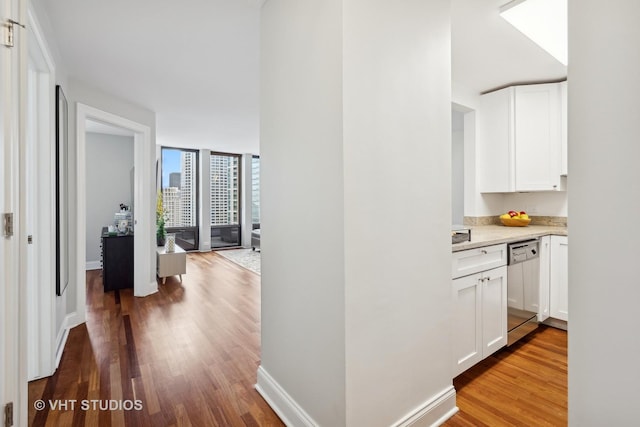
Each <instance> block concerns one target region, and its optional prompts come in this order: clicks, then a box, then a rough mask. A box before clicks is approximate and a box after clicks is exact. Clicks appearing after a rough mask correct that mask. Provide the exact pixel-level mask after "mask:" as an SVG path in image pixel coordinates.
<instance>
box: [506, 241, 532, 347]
mask: <svg viewBox="0 0 640 427" xmlns="http://www.w3.org/2000/svg"><path fill="white" fill-rule="evenodd" d="M538 246H539V240H538V239H535V240H527V241H523V242H517V243H511V244H510V245H509V246H508V251H507V254H508V262H507V330H508V332H509V333H508V337H507V345H508V346H509V345H511V344H513V343H514V342H516V341H518V340H519V339H520V338H522V337H524V336H525V335H527V334H528V333H530V332H532V331H534V330H535V329H536V328H537V327H538V319H537V316H538V310H539V307H540V251H539V247H538Z"/></svg>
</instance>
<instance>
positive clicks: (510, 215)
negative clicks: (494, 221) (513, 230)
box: [500, 211, 531, 227]
mask: <svg viewBox="0 0 640 427" xmlns="http://www.w3.org/2000/svg"><path fill="white" fill-rule="evenodd" d="M500 221H501V222H502V224H503V225H505V226H507V227H526V226H527V225H529V223H530V222H531V218H529V215H527V213H526V212H525V211H520V212H518V211H509V212H507V213H506V214H502V215H500Z"/></svg>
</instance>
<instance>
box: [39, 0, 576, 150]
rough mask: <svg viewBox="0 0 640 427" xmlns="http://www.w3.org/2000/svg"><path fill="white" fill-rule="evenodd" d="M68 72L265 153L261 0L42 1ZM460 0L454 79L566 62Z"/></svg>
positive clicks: (538, 77) (489, 78)
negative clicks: (261, 123)
mask: <svg viewBox="0 0 640 427" xmlns="http://www.w3.org/2000/svg"><path fill="white" fill-rule="evenodd" d="M42 2H43V4H44V5H45V7H46V10H47V14H48V16H49V19H50V21H51V24H52V26H53V28H54V33H55V37H56V39H57V40H56V41H57V45H58V47H59V49H60V53H61V55H62V58H63V62H64V70H65V71H66V72H67V74H68V75H69V77H70V78H73V79H77V80H79V81H82V82H84V83H86V84H88V85H90V86H92V87H95V88H97V89H99V90H101V91H103V92H106V93H110V94H113V95H114V96H116V97H118V98H122V99H124V100H127V101H129V102H130V103H132V104H135V105H139V106H142V107H144V108H147V109H149V110H152V111H155V112H156V124H157V129H156V139H157V143H158V144H161V145H168V146H183V147H193V148H211V149H213V150H216V151H228V152H236V153H246V152H249V153H258V152H259V143H258V138H259V99H258V97H259V68H258V67H259V59H260V57H259V37H260V29H259V25H260V16H259V15H260V10H259V9H260V6H261V4H262V3H263V0H188V1H185V2H175V1H169V0H134V1H131V0H109V1H104V0H42ZM506 2H507V0H452V69H453V76H452V77H453V80H454V82H456V84H458V85H461V86H463V87H465V88H467V89H469V90H471V91H475V92H477V93H480V92H484V91H488V90H491V89H495V88H497V87H501V86H505V85H509V84H512V83H522V82H532V81H545V80H557V79H562V78H564V77H565V76H566V67H564V66H563V65H562V64H560V63H559V62H558V61H556V60H555V59H554V58H552V57H551V56H550V55H549V54H547V53H546V52H545V51H543V50H542V49H541V48H540V47H538V46H537V45H536V44H535V43H533V42H531V41H530V40H529V39H527V38H526V37H525V36H524V35H522V34H521V33H520V32H518V31H517V30H516V29H514V28H513V27H511V26H510V25H509V24H508V23H507V22H506V21H504V20H503V19H502V18H500V16H499V15H498V9H499V7H500V6H501V5H503V4H504V3H506Z"/></svg>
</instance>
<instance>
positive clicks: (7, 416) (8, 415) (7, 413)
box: [4, 402, 13, 427]
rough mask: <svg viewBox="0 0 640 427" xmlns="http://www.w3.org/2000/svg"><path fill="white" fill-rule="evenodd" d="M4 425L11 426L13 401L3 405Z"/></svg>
mask: <svg viewBox="0 0 640 427" xmlns="http://www.w3.org/2000/svg"><path fill="white" fill-rule="evenodd" d="M4 425H5V427H11V426H12V425H13V402H9V403H7V404H6V405H5V407H4Z"/></svg>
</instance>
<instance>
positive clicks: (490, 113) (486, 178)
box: [476, 87, 515, 193]
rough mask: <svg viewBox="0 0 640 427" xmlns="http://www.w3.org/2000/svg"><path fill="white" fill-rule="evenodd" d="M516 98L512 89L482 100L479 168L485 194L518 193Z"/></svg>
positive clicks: (490, 94) (480, 184) (489, 95)
mask: <svg viewBox="0 0 640 427" xmlns="http://www.w3.org/2000/svg"><path fill="white" fill-rule="evenodd" d="M513 96H514V88H513V87H508V88H505V89H501V90H498V91H495V92H491V93H488V94H485V95H482V96H481V97H480V107H479V108H478V116H477V117H478V120H477V123H478V138H477V147H478V148H477V150H476V155H477V156H478V161H477V163H476V165H477V168H478V169H477V177H478V184H479V188H480V191H481V192H483V193H493V192H497V193H504V192H512V191H515V179H514V171H513V166H514V155H515V149H514V146H513V143H514V138H513V131H514V128H513V123H512V121H513Z"/></svg>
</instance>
